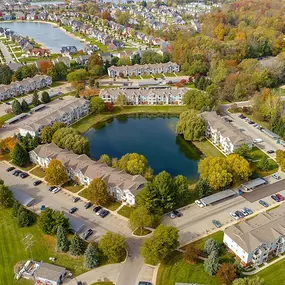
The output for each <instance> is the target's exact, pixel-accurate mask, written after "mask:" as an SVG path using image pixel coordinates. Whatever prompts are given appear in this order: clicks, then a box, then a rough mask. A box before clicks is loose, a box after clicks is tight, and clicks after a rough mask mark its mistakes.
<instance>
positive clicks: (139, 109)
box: [72, 105, 187, 133]
mask: <svg viewBox="0 0 285 285" xmlns="http://www.w3.org/2000/svg"><path fill="white" fill-rule="evenodd" d="M186 109H187V108H186V107H185V106H169V105H168V106H124V107H115V108H114V110H113V112H112V113H103V114H98V115H94V114H90V115H88V116H86V117H85V118H83V119H81V120H80V121H78V122H76V123H74V124H73V125H72V127H73V128H74V129H76V130H77V131H79V132H80V133H84V132H86V131H87V130H88V129H89V128H91V127H92V126H94V125H95V124H97V123H99V122H102V121H106V120H108V119H110V118H113V117H115V116H116V115H129V114H136V113H145V114H147V113H153V114H160V113H161V114H180V113H181V112H183V111H185V110H186Z"/></svg>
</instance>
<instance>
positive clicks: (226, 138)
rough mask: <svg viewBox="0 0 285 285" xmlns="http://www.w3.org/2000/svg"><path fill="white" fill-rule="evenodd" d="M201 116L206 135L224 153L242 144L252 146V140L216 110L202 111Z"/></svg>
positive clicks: (230, 151)
mask: <svg viewBox="0 0 285 285" xmlns="http://www.w3.org/2000/svg"><path fill="white" fill-rule="evenodd" d="M201 117H202V118H203V119H204V120H205V121H206V134H205V135H206V137H207V138H209V139H210V140H211V141H212V142H213V144H215V145H217V146H218V147H219V148H220V149H221V150H222V151H223V152H224V153H225V154H230V153H233V152H234V151H235V150H236V149H237V148H239V147H240V146H241V145H243V144H247V145H248V146H249V147H250V148H252V144H253V140H252V138H251V137H249V136H247V135H245V134H244V133H243V132H242V131H240V130H239V129H237V128H235V127H234V126H233V125H232V124H231V123H230V122H227V121H225V119H224V118H223V117H221V116H219V115H218V114H217V113H216V112H214V111H213V112H204V113H202V114H201Z"/></svg>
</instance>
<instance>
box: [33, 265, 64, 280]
mask: <svg viewBox="0 0 285 285" xmlns="http://www.w3.org/2000/svg"><path fill="white" fill-rule="evenodd" d="M64 270H65V268H64V267H61V266H57V265H53V264H49V263H46V262H41V263H40V268H39V269H38V270H37V272H36V275H37V276H38V277H40V278H44V279H47V280H50V281H55V282H57V281H58V280H59V279H60V276H61V274H62V272H63V271H64Z"/></svg>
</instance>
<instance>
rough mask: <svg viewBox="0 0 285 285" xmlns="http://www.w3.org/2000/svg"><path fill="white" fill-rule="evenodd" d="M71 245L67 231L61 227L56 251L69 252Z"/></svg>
mask: <svg viewBox="0 0 285 285" xmlns="http://www.w3.org/2000/svg"><path fill="white" fill-rule="evenodd" d="M69 243H70V242H69V239H68V238H67V236H66V231H65V229H64V228H63V227H62V226H59V227H58V228H57V233H56V249H57V250H58V251H62V252H67V251H68V250H69Z"/></svg>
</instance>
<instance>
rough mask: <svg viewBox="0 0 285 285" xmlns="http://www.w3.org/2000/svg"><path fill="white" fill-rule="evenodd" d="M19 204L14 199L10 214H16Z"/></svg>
mask: <svg viewBox="0 0 285 285" xmlns="http://www.w3.org/2000/svg"><path fill="white" fill-rule="evenodd" d="M20 206H21V204H20V203H19V202H18V201H17V200H14V202H13V207H12V215H13V216H14V217H17V216H18V211H19V208H20Z"/></svg>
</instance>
